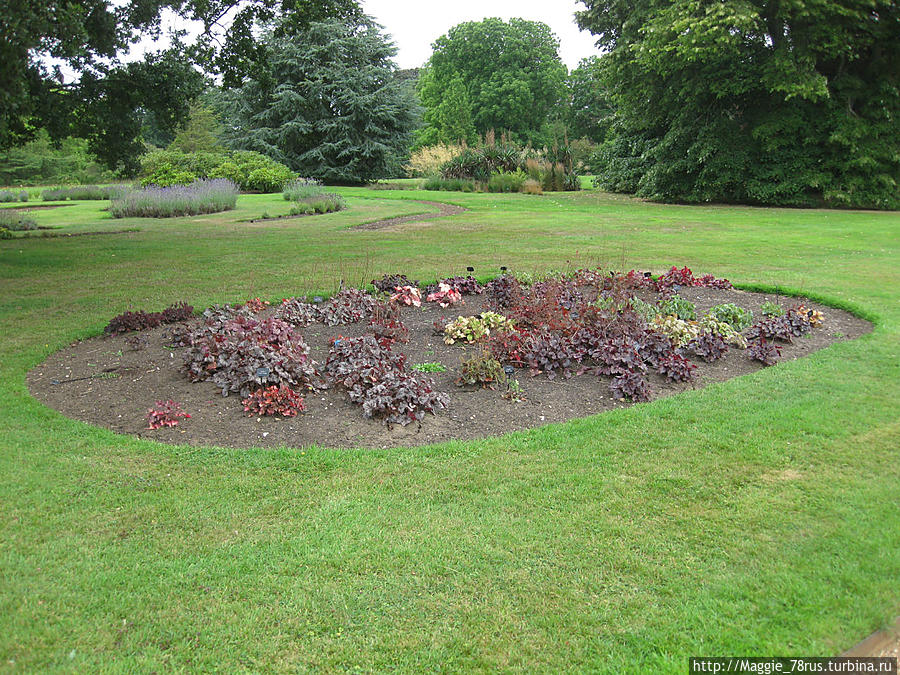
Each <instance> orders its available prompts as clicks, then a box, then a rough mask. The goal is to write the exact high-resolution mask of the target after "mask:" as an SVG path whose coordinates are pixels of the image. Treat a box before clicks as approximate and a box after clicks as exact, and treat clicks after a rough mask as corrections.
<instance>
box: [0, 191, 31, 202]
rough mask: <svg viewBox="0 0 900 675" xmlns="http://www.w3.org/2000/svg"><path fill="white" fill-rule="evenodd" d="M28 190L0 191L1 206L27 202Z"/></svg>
mask: <svg viewBox="0 0 900 675" xmlns="http://www.w3.org/2000/svg"><path fill="white" fill-rule="evenodd" d="M27 201H28V190H0V204H9V203H11V202H27Z"/></svg>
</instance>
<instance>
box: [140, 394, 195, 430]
mask: <svg viewBox="0 0 900 675" xmlns="http://www.w3.org/2000/svg"><path fill="white" fill-rule="evenodd" d="M189 418H190V415H188V414H187V413H186V412H184V410H182V409H181V404H180V403H176V402H175V401H173V400H172V399H169V400H168V401H157V402H156V406H155V407H153V408H150V410H148V411H147V428H148V429H160V428H162V427H175V426H178V421H179V420H182V419H189Z"/></svg>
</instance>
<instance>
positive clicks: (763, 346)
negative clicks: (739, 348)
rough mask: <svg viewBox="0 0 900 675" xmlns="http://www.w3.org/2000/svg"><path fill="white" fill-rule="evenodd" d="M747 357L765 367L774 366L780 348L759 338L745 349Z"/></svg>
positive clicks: (779, 354) (779, 353)
mask: <svg viewBox="0 0 900 675" xmlns="http://www.w3.org/2000/svg"><path fill="white" fill-rule="evenodd" d="M747 356H749V357H750V358H751V359H753V360H754V361H760V362H762V363H763V364H764V365H766V366H774V365H775V363H776V362H777V361H778V357H779V356H781V347H779V346H778V345H777V344H775V343H774V342H769V341H768V340H766V339H765V338H764V337H760V338H758V339H756V340H754V341H752V342H751V343H750V346H749V347H748V349H747Z"/></svg>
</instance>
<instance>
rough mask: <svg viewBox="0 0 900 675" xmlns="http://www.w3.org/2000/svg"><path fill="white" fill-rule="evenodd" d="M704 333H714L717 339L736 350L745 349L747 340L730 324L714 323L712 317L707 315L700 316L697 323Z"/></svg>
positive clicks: (714, 320)
mask: <svg viewBox="0 0 900 675" xmlns="http://www.w3.org/2000/svg"><path fill="white" fill-rule="evenodd" d="M697 323H698V324H699V325H700V328H702V329H703V330H705V331H710V332H712V333H715V334H716V335H718V336H719V337H721V338H722V339H723V340H724V341H725V344H729V345H732V346H734V347H737V348H738V349H746V348H747V338H745V337H744V336H743V335H742V334H741V333H739V332H738V331H736V330H735V329H734V326H732V325H731V324H730V323H725V322H724V321H716V319H714V318H713V317H711V316H709V315H708V314H706V315H704V316H701V317H700V320H699V321H698V322H697Z"/></svg>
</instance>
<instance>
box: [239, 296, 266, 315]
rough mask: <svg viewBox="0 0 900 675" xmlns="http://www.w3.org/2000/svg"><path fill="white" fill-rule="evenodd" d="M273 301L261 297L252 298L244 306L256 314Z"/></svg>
mask: <svg viewBox="0 0 900 675" xmlns="http://www.w3.org/2000/svg"><path fill="white" fill-rule="evenodd" d="M270 304H271V303H269V302H268V301H267V300H260V299H259V298H251V299H250V300H248V301H247V302H245V303H244V307H246V308H247V309H248V310H250V311H251V312H253V313H254V314H259V313H260V312H261V311H263V310H264V309H265V308H266V307H268V306H269V305H270Z"/></svg>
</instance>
